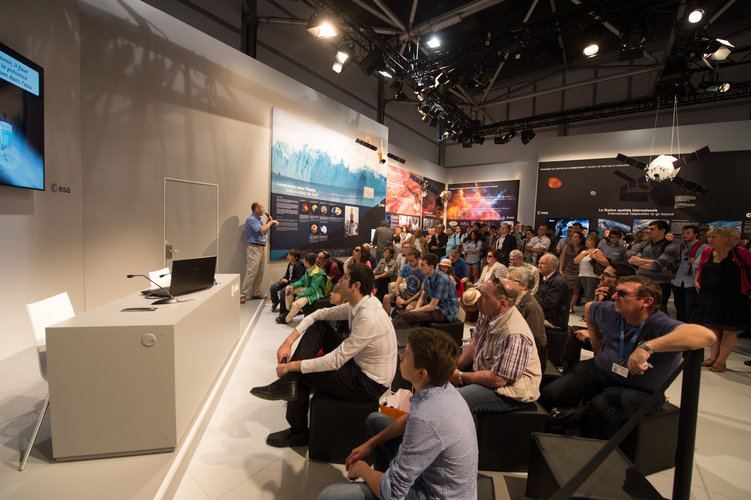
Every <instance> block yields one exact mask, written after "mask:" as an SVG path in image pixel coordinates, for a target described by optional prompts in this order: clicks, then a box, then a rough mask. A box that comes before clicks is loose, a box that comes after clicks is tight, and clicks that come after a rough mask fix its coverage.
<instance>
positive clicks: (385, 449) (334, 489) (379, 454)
mask: <svg viewBox="0 0 751 500" xmlns="http://www.w3.org/2000/svg"><path fill="white" fill-rule="evenodd" d="M393 421H394V420H393V419H392V418H391V417H388V416H386V415H384V414H383V413H379V412H373V413H371V414H370V415H368V418H367V419H366V420H365V433H366V434H367V435H368V438H371V437H373V436H375V435H376V434H378V433H379V432H381V431H382V430H383V429H385V428H386V427H388V426H389V425H391V423H392V422H393ZM401 444H402V438H401V437H399V438H396V439H392V440H391V441H387V442H385V443H383V444H381V445H379V446H378V447H376V448H375V449H374V450H373V468H374V469H375V470H377V471H380V472H386V469H388V467H389V465H390V464H391V461H392V460H393V459H394V457H396V454H397V453H398V451H399V446H400V445H401ZM376 498H377V497H376V496H375V495H374V494H373V492H372V491H370V488H368V485H367V484H365V483H364V482H354V483H336V484H330V485H329V486H327V487H326V488H325V489H324V490H323V491H322V492H321V493H320V494H319V495H318V500H374V499H376ZM404 498H405V499H406V500H425V499H427V498H428V495H427V492H426V491H425V487H424V485H423V484H422V482H421V481H420V479H418V480H417V482H416V483H415V484H413V485H412V487H411V488H410V489H409V491H408V492H407V496H406V497H404Z"/></svg>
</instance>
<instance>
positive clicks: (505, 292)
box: [492, 276, 509, 297]
mask: <svg viewBox="0 0 751 500" xmlns="http://www.w3.org/2000/svg"><path fill="white" fill-rule="evenodd" d="M492 280H493V284H494V285H495V286H496V288H500V289H501V291H502V292H503V295H505V296H506V297H509V293H508V290H506V287H505V286H503V283H502V282H501V279H500V278H499V277H498V276H493V277H492Z"/></svg>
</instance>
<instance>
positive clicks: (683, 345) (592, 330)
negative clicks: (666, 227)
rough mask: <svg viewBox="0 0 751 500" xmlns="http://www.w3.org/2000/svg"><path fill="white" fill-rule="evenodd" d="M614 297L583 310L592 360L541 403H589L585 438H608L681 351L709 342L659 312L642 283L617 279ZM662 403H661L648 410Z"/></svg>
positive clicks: (657, 293)
mask: <svg viewBox="0 0 751 500" xmlns="http://www.w3.org/2000/svg"><path fill="white" fill-rule="evenodd" d="M613 297H614V301H613V302H610V301H601V302H590V303H588V304H587V305H586V306H585V315H586V320H587V329H588V330H589V335H590V339H591V341H592V346H593V347H594V349H595V352H596V353H597V354H596V356H595V357H594V358H593V359H588V360H586V361H582V362H580V363H578V364H577V365H576V366H574V367H573V369H571V370H570V371H569V372H568V373H566V374H565V375H563V376H562V377H560V378H559V379H557V380H555V381H553V382H552V383H550V384H548V385H547V386H545V389H544V390H543V395H542V398H541V400H540V401H541V403H542V404H543V406H545V408H547V409H548V410H550V409H551V408H553V407H574V406H576V405H578V404H579V402H580V401H589V407H588V408H587V410H586V411H585V413H584V415H583V418H582V423H581V433H582V435H583V436H584V437H592V438H597V439H609V438H610V437H611V436H612V435H613V434H614V433H615V432H616V431H617V430H618V428H619V427H620V426H621V425H622V424H623V422H624V421H625V420H627V419H628V418H629V417H630V416H631V415H633V414H634V413H635V412H636V411H637V410H638V409H639V407H640V405H641V404H642V403H644V402H645V401H646V400H647V398H649V396H650V395H651V394H652V393H653V392H654V391H655V390H656V389H657V388H659V386H660V385H661V384H662V383H663V382H664V381H665V379H666V378H667V377H668V376H669V375H670V373H671V372H672V371H673V370H674V369H675V367H676V366H678V364H679V363H680V359H681V353H680V351H683V350H688V349H701V348H703V347H706V346H708V345H710V344H711V343H712V342H713V341H714V335H713V334H712V332H711V330H709V329H707V328H704V327H702V326H699V325H691V324H684V323H681V322H680V321H677V320H674V319H672V318H671V317H669V316H668V315H667V314H665V313H663V312H661V311H658V308H659V305H660V304H661V301H662V291H661V290H660V287H659V286H658V285H657V284H655V283H654V282H652V281H651V280H649V279H647V278H644V277H642V276H627V277H622V278H620V279H619V280H618V284H617V286H616V289H615V293H614V295H613ZM663 403H664V398H661V400H660V401H659V402H658V404H656V405H655V407H654V408H651V409H650V411H655V410H657V409H659V408H660V407H662V404H663Z"/></svg>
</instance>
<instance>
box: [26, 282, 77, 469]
mask: <svg viewBox="0 0 751 500" xmlns="http://www.w3.org/2000/svg"><path fill="white" fill-rule="evenodd" d="M26 311H27V312H28V313H29V319H30V320H31V328H32V329H33V330H34V337H36V342H37V354H38V355H39V372H40V373H41V374H42V378H43V379H44V380H47V332H46V329H47V327H48V326H49V325H53V324H55V323H59V322H60V321H63V320H65V319H68V318H72V317H73V316H75V315H76V314H75V312H74V311H73V306H72V305H71V303H70V297H68V293H67V292H63V293H60V294H57V295H55V296H54V297H50V298H48V299H44V300H40V301H39V302H34V303H32V304H26ZM49 404H50V395H49V392H47V395H46V397H45V399H44V405H43V406H42V411H41V412H40V413H39V419H38V420H37V424H36V427H34V432H33V434H32V435H31V439H30V441H29V446H28V447H27V448H26V452H25V453H24V454H23V459H22V460H21V465H20V466H19V467H18V470H19V471H22V470H23V469H24V467H26V460H28V458H29V454H30V453H31V448H32V446H34V441H35V440H36V438H37V434H38V433H39V428H40V427H41V425H42V419H44V415H45V414H46V413H47V409H48V408H49Z"/></svg>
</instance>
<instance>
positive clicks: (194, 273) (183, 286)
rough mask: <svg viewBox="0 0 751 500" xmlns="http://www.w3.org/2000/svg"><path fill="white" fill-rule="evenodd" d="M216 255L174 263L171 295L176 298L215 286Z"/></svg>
mask: <svg viewBox="0 0 751 500" xmlns="http://www.w3.org/2000/svg"><path fill="white" fill-rule="evenodd" d="M215 272H216V255H213V256H211V257H197V258H195V259H183V260H175V261H173V262H172V282H171V283H170V293H171V294H172V295H174V296H177V295H185V294H186V293H191V292H197V291H198V290H204V289H206V288H211V287H212V286H213V285H214V273H215Z"/></svg>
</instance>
